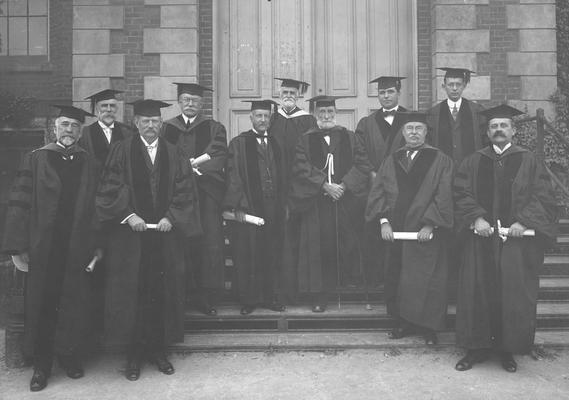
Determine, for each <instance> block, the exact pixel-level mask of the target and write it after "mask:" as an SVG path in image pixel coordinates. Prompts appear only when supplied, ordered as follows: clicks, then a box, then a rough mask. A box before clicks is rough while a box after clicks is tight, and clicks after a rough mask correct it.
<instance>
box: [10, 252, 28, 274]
mask: <svg viewBox="0 0 569 400" xmlns="http://www.w3.org/2000/svg"><path fill="white" fill-rule="evenodd" d="M12 262H13V263H14V265H15V266H16V268H17V269H18V271H22V272H28V271H29V269H30V256H29V254H28V253H27V252H25V251H24V252H22V253H20V254H14V255H13V256H12Z"/></svg>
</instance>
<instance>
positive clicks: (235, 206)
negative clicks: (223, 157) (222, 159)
mask: <svg viewBox="0 0 569 400" xmlns="http://www.w3.org/2000/svg"><path fill="white" fill-rule="evenodd" d="M241 142H242V140H241V138H240V137H239V136H238V137H236V138H235V139H233V140H232V141H231V143H229V155H228V157H227V191H226V192H225V198H224V201H223V207H224V208H225V209H228V210H240V211H251V210H250V205H249V202H248V201H247V194H246V193H245V190H244V189H245V186H244V184H243V181H242V180H241V175H240V174H239V171H240V168H239V165H238V163H239V160H241V159H242V157H243V155H242V154H241V146H240V145H241Z"/></svg>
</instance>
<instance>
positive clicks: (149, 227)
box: [146, 224, 158, 229]
mask: <svg viewBox="0 0 569 400" xmlns="http://www.w3.org/2000/svg"><path fill="white" fill-rule="evenodd" d="M157 226H158V224H146V229H156V227H157Z"/></svg>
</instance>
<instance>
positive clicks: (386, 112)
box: [382, 110, 395, 118]
mask: <svg viewBox="0 0 569 400" xmlns="http://www.w3.org/2000/svg"><path fill="white" fill-rule="evenodd" d="M382 114H383V118H385V117H389V116H390V115H391V116H395V110H391V111H385V110H383V111H382Z"/></svg>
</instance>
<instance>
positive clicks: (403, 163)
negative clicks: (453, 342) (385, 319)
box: [366, 112, 453, 344]
mask: <svg viewBox="0 0 569 400" xmlns="http://www.w3.org/2000/svg"><path fill="white" fill-rule="evenodd" d="M400 118H401V119H403V120H404V121H406V122H405V123H404V125H403V127H402V133H403V137H404V138H405V142H406V144H405V146H404V147H402V148H400V149H399V150H397V151H396V152H395V153H393V154H390V155H389V156H387V158H386V159H385V161H384V162H383V164H382V165H381V167H380V168H379V171H378V173H377V176H376V177H375V180H374V182H373V185H372V188H371V191H370V194H369V198H368V204H367V209H366V220H367V221H368V222H370V223H372V224H373V226H375V227H376V231H377V230H380V232H381V237H382V239H383V240H384V241H386V242H387V246H386V251H387V257H386V263H385V268H386V271H385V302H386V304H387V312H388V313H389V314H390V315H391V316H393V317H394V318H395V319H396V322H397V325H396V327H395V328H394V329H393V330H392V331H391V333H390V338H391V339H399V338H402V337H404V336H407V335H409V334H411V333H422V334H423V335H424V337H425V341H426V343H427V344H437V342H438V340H437V336H436V333H435V331H437V330H442V329H444V328H445V323H446V310H447V296H446V293H447V274H448V264H447V249H446V246H447V243H448V237H449V233H450V232H449V230H450V229H451V228H452V223H453V212H452V209H453V204H452V174H453V161H452V159H451V158H450V157H449V156H447V155H445V154H444V153H443V152H442V151H440V150H439V149H436V148H434V147H431V146H429V145H426V144H425V139H426V136H427V124H426V114H425V113H418V112H407V113H400ZM394 231H395V232H418V235H417V240H416V241H415V240H406V241H402V240H394V235H393V232H394Z"/></svg>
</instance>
